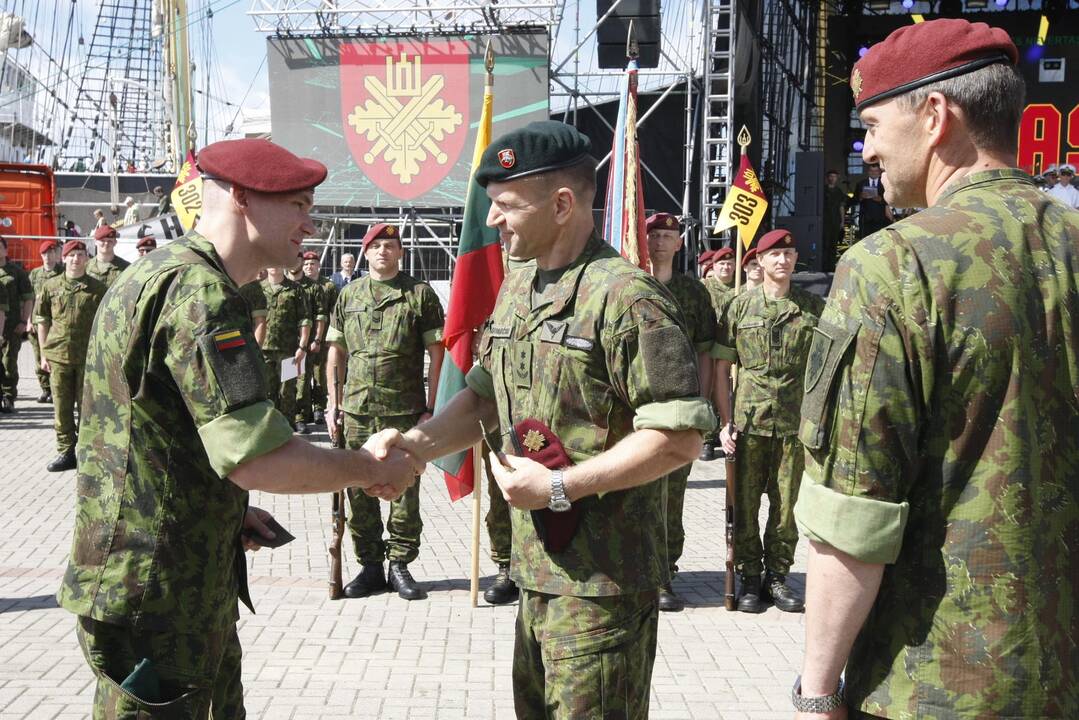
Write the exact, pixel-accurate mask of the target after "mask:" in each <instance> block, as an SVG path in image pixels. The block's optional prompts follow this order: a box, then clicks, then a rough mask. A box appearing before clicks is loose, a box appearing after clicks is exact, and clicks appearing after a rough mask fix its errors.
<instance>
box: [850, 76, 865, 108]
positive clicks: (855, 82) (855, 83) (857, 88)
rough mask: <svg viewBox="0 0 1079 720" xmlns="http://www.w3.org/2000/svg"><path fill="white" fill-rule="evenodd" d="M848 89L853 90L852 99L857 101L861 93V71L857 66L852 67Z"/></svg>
mask: <svg viewBox="0 0 1079 720" xmlns="http://www.w3.org/2000/svg"><path fill="white" fill-rule="evenodd" d="M850 89H851V90H853V91H854V99H855V100H856V101H857V100H858V96H859V95H861V94H862V71H861V70H859V69H858V68H854V73H853V74H852V75H851V76H850Z"/></svg>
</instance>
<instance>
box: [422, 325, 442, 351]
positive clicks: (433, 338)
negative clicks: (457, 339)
mask: <svg viewBox="0 0 1079 720" xmlns="http://www.w3.org/2000/svg"><path fill="white" fill-rule="evenodd" d="M440 342H442V328H435V329H434V330H428V331H427V332H425V333H424V334H423V346H424V347H427V346H428V345H434V344H435V343H440Z"/></svg>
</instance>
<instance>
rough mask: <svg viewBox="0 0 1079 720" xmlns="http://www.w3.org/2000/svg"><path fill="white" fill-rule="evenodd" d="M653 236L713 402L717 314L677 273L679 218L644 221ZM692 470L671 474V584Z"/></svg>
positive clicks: (652, 246) (668, 608)
mask: <svg viewBox="0 0 1079 720" xmlns="http://www.w3.org/2000/svg"><path fill="white" fill-rule="evenodd" d="M644 227H645V230H646V231H647V233H648V257H649V258H651V260H652V277H654V278H655V279H656V280H658V281H659V282H661V283H662V284H663V286H664V287H666V288H667V291H668V292H670V294H671V295H672V296H673V297H674V301H675V303H676V304H677V305H678V308H679V309H680V310H681V311H682V317H683V318H684V319H685V321H686V330H687V331H688V334H689V341H690V343H691V344H692V345H693V349H694V350H695V351H696V369H697V379H698V382H699V384H700V389H701V396H702V397H710V396H711V392H712V365H713V361H712V355H711V352H712V346H713V345H715V341H716V314H715V312H714V311H713V310H712V300H711V298H710V297H709V294H708V290H706V289H705V287H704V285H703V284H702V283H701V281H700V280H698V279H697V278H695V277H692V276H690V275H685V274H683V273H676V272H674V267H673V266H674V256H675V255H676V254H677V253H678V251H679V250H680V249H681V248H682V235H681V226H680V224H679V222H678V218H676V217H674V216H673V215H668V214H667V213H657V214H656V215H653V216H651V217H650V218H648V219H647V220H645V221H644ZM692 469H693V464H692V463H688V464H686V465H684V466H682V467H680V468H678V469H677V470H675V471H673V472H671V473H669V474H668V475H667V477H666V478H665V482H666V483H667V509H666V512H665V517H666V518H667V564H668V566H669V568H670V574H671V579H672V580H673V579H674V574H675V573H676V572H678V560H679V558H681V557H682V548H683V546H684V545H685V541H686V532H685V528H684V527H683V524H682V506H683V504H684V502H685V498H686V485H687V483H688V481H689V472H690V470H692ZM683 607H685V605H684V604H683V602H682V599H681V598H680V597H678V595H676V594H675V592H674V589H673V587H672V586H671V582H670V581H668V582H667V583H666V584H665V585H662V586H661V587H660V589H659V609H660V610H661V611H663V612H677V611H679V610H681V609H682V608H683Z"/></svg>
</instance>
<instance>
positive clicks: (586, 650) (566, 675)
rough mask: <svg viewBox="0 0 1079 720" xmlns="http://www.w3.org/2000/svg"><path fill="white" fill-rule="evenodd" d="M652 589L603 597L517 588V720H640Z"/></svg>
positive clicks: (652, 635) (651, 648)
mask: <svg viewBox="0 0 1079 720" xmlns="http://www.w3.org/2000/svg"><path fill="white" fill-rule="evenodd" d="M657 597H658V595H657V592H656V591H652V592H647V593H642V594H640V595H614V596H610V597H569V596H559V595H547V594H545V593H539V592H536V591H534V590H526V589H525V588H521V601H520V604H519V605H518V608H517V630H516V638H515V640H514V647H513V706H514V708H515V710H516V712H517V718H518V720H533V719H534V720H541V719H542V720H568V719H569V718H573V720H638V719H639V720H645V719H646V718H647V717H648V694H649V691H650V689H651V685H652V666H653V665H654V664H655V661H656V634H657V631H658V629H659V616H658V610H659V606H658V604H657Z"/></svg>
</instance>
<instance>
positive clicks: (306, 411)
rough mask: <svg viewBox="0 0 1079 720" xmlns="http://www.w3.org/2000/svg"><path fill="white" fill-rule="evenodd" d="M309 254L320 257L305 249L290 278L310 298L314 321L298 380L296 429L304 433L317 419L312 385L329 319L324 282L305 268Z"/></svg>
mask: <svg viewBox="0 0 1079 720" xmlns="http://www.w3.org/2000/svg"><path fill="white" fill-rule="evenodd" d="M309 255H310V256H312V257H314V258H316V259H317V258H318V256H317V255H316V254H315V253H313V252H305V253H303V254H302V255H300V257H299V258H298V259H297V260H298V263H299V264H297V266H296V268H295V269H294V270H290V271H289V279H291V280H292V281H293V282H295V283H296V284H298V285H299V286H300V290H302V291H303V294H304V298H305V299H306V300H307V318H308V320H309V321H310V323H311V331H310V335H309V338H308V339H309V341H310V342H308V344H307V348H306V349H307V361H306V362H305V363H304V370H303V374H302V375H301V376H300V377H299V380H298V382H297V383H296V429H297V430H298V431H299V432H300V433H303V434H306V433H307V425H308V424H309V423H312V424H313V423H314V422H315V414H314V406H313V405H312V400H311V398H312V390H311V385H312V383H313V382H314V377H315V365H316V364H317V363H318V362H319V361H320V360H319V358H320V356H321V354H322V341H323V339H324V338H325V337H326V325H327V320H328V315H327V313H326V298H325V296H324V294H323V288H322V283H320V282H318V281H317V280H312V279H311V278H310V277H308V276H307V273H306V272H304V265H305V264H306V263H307V262H308V256H309Z"/></svg>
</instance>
